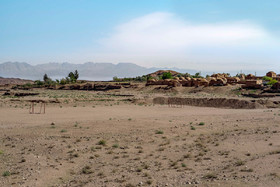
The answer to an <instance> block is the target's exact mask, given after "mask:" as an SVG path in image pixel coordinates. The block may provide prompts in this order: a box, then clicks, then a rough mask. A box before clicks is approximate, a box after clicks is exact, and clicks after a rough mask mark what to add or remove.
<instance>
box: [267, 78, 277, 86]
mask: <svg viewBox="0 0 280 187" xmlns="http://www.w3.org/2000/svg"><path fill="white" fill-rule="evenodd" d="M277 82H278V81H277V80H274V79H273V80H271V81H269V82H268V83H267V84H268V85H273V84H276V83H277Z"/></svg>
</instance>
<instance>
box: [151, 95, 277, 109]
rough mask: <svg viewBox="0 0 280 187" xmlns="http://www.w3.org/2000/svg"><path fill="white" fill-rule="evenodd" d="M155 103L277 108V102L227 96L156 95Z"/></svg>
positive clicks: (236, 107) (237, 107) (235, 107)
mask: <svg viewBox="0 0 280 187" xmlns="http://www.w3.org/2000/svg"><path fill="white" fill-rule="evenodd" d="M153 103H154V104H165V105H189V106H199V107H215V108H232V109H256V108H276V107H278V105H277V104H275V103H273V102H270V101H264V100H240V99H227V98H180V97H156V98H154V99H153Z"/></svg>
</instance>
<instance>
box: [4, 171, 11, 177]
mask: <svg viewBox="0 0 280 187" xmlns="http://www.w3.org/2000/svg"><path fill="white" fill-rule="evenodd" d="M10 175H11V173H10V172H9V171H4V172H3V174H2V176H3V177H8V176H10Z"/></svg>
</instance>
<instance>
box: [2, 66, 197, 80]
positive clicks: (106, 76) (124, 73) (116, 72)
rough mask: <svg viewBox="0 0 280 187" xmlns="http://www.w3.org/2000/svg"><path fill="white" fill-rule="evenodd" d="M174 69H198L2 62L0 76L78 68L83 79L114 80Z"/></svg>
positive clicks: (56, 74) (61, 73) (54, 74)
mask: <svg viewBox="0 0 280 187" xmlns="http://www.w3.org/2000/svg"><path fill="white" fill-rule="evenodd" d="M167 69H172V70H174V71H177V72H180V73H191V74H194V73H196V72H197V71H196V70H186V69H178V68H145V67H142V66H138V65H136V64H133V63H119V64H112V63H92V62H87V63H84V64H71V63H46V64H38V65H30V64H28V63H25V62H5V63H2V64H0V77H6V78H7V77H9V78H12V77H14V78H22V79H31V80H38V79H40V80H42V79H43V75H44V74H45V73H46V74H47V75H48V76H49V77H51V78H52V79H60V78H62V77H66V76H67V75H68V73H69V72H71V71H75V70H78V72H79V74H80V78H79V79H81V80H112V78H113V77H114V76H117V77H135V76H142V75H146V74H149V73H152V72H155V71H157V70H167Z"/></svg>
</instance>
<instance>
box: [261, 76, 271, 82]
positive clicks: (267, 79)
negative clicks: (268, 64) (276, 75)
mask: <svg viewBox="0 0 280 187" xmlns="http://www.w3.org/2000/svg"><path fill="white" fill-rule="evenodd" d="M262 79H263V80H264V81H272V80H273V79H272V78H271V77H267V76H264V77H263V78H262Z"/></svg>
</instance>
